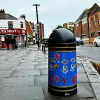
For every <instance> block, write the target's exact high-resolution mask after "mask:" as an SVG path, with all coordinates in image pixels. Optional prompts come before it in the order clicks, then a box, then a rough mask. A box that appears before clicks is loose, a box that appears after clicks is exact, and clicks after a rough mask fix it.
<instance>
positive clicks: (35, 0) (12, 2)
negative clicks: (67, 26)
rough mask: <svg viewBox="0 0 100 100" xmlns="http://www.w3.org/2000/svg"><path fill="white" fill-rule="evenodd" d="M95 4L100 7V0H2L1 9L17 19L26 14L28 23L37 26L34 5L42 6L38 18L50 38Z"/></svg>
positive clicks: (39, 8)
mask: <svg viewBox="0 0 100 100" xmlns="http://www.w3.org/2000/svg"><path fill="white" fill-rule="evenodd" d="M94 3H97V4H98V6H100V0H0V9H4V10H5V13H9V14H11V15H12V16H14V17H17V18H19V17H20V16H21V14H25V16H26V20H27V21H31V22H34V23H35V24H36V22H37V19H36V7H35V6H33V4H40V6H38V18H39V22H42V23H43V24H44V34H45V36H48V35H50V34H51V33H52V30H53V29H55V28H56V27H57V26H58V25H61V26H63V24H64V23H66V22H75V21H76V20H77V19H78V17H79V16H80V15H81V14H82V12H83V11H84V10H85V9H88V8H91V7H92V6H93V5H94Z"/></svg>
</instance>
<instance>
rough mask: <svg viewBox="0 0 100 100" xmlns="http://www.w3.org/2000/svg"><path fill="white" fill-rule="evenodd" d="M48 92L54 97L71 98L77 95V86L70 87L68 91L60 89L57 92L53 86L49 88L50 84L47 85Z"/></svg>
mask: <svg viewBox="0 0 100 100" xmlns="http://www.w3.org/2000/svg"><path fill="white" fill-rule="evenodd" d="M48 92H50V94H52V95H56V96H71V95H74V94H76V93H77V85H76V86H74V87H72V89H70V90H67V89H66V88H62V89H61V90H59V89H58V88H53V86H52V87H50V84H49V86H48Z"/></svg>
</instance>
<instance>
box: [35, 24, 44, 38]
mask: <svg viewBox="0 0 100 100" xmlns="http://www.w3.org/2000/svg"><path fill="white" fill-rule="evenodd" d="M35 33H36V39H38V31H37V23H36V24H35ZM43 37H44V24H43V23H41V22H39V38H40V39H42V38H43Z"/></svg>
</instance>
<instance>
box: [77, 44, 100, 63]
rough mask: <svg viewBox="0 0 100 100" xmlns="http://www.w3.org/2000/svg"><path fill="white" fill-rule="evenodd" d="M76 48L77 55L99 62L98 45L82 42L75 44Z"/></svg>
mask: <svg viewBox="0 0 100 100" xmlns="http://www.w3.org/2000/svg"><path fill="white" fill-rule="evenodd" d="M76 50H77V56H79V57H82V58H89V59H92V60H96V61H99V62H100V47H94V45H92V44H84V45H80V46H77V47H76Z"/></svg>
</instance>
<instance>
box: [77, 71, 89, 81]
mask: <svg viewBox="0 0 100 100" xmlns="http://www.w3.org/2000/svg"><path fill="white" fill-rule="evenodd" d="M77 81H78V82H89V80H88V78H87V76H86V73H79V74H77Z"/></svg>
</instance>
